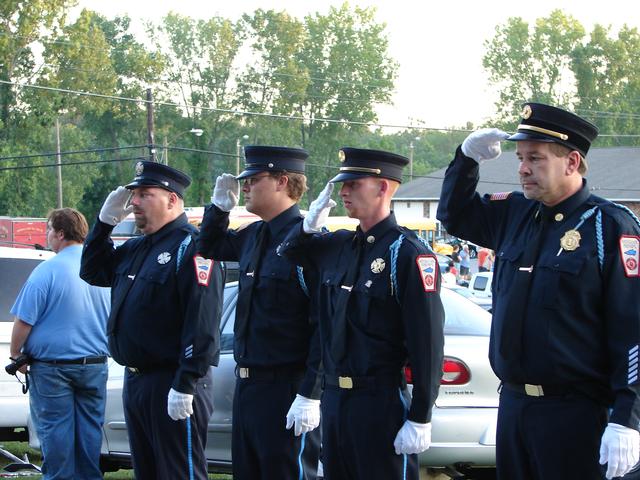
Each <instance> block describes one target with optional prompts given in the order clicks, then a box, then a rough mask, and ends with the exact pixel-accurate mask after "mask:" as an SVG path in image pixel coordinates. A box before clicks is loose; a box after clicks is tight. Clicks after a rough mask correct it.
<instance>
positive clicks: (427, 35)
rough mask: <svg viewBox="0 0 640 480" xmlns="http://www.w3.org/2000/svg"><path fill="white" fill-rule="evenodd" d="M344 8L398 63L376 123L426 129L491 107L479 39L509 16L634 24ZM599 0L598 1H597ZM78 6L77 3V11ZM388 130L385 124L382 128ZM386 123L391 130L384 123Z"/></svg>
mask: <svg viewBox="0 0 640 480" xmlns="http://www.w3.org/2000/svg"><path fill="white" fill-rule="evenodd" d="M342 3H343V1H342V0H315V1H311V0H279V1H276V0H180V1H178V2H176V1H175V0H152V1H150V0H134V1H131V0H109V1H105V0H79V7H78V8H88V9H91V10H94V11H97V12H99V13H101V14H103V15H105V16H106V17H108V18H112V17H114V16H115V15H122V14H127V15H128V16H129V17H131V18H132V19H133V20H134V21H136V20H139V19H146V20H152V21H154V22H157V21H159V20H160V19H161V18H162V17H163V16H164V15H166V14H167V13H168V12H170V11H174V12H177V13H180V14H182V15H186V16H190V17H193V18H203V19H206V18H210V17H213V16H222V17H225V18H229V19H234V20H235V19H238V18H239V17H240V16H241V15H242V14H243V13H250V12H253V11H255V10H256V9H258V8H262V9H265V10H268V9H273V10H277V11H283V10H285V11H287V12H288V13H289V14H291V15H293V16H296V17H299V18H303V17H304V16H305V15H308V14H314V13H316V12H318V13H321V14H326V13H327V12H328V10H329V8H330V6H336V7H338V6H340V5H342ZM349 4H350V6H351V7H354V6H356V5H357V6H359V7H375V8H376V9H377V14H376V19H377V20H378V21H379V22H384V23H386V24H387V30H386V32H387V35H388V39H389V53H390V55H391V56H392V57H393V58H394V59H395V60H396V61H397V62H398V63H399V70H398V78H397V80H396V92H395V93H394V97H393V102H394V104H393V105H392V106H381V107H379V108H378V109H377V111H378V116H379V123H381V124H385V125H421V126H424V127H432V128H446V127H452V126H464V125H465V124H466V123H467V122H468V121H470V122H472V123H474V124H475V125H479V124H482V123H483V122H485V121H487V120H488V119H489V118H490V117H491V116H492V115H493V114H494V113H495V108H494V102H495V98H496V96H495V93H494V90H495V89H493V88H492V86H491V85H490V84H489V82H488V75H487V73H486V72H485V71H484V69H483V67H482V56H483V54H484V42H485V41H486V40H488V39H490V38H491V37H492V36H493V34H494V33H495V28H496V26H497V25H501V24H504V23H505V22H506V20H507V19H508V18H509V17H516V16H517V17H522V18H523V19H524V20H526V21H528V22H529V23H531V24H532V23H533V22H534V21H535V20H536V19H537V18H540V17H546V16H548V15H549V13H550V12H551V11H552V10H554V9H557V8H559V9H561V10H563V11H564V12H565V13H566V14H570V15H572V16H573V17H574V18H576V19H577V20H578V21H579V22H580V23H581V24H582V25H583V26H584V27H585V29H586V31H587V32H590V31H591V29H592V27H593V25H594V24H595V23H599V24H601V25H609V26H611V27H612V31H613V32H617V31H618V30H619V28H620V27H621V26H622V25H623V24H624V23H627V25H630V26H635V27H639V26H640V4H638V3H636V2H635V1H634V0H631V1H629V0H624V1H622V0H607V1H606V3H603V2H595V1H586V2H585V1H584V0H581V1H578V0H535V1H524V2H523V1H514V0H509V1H506V0H485V1H477V0H476V1H473V0H457V1H456V0H440V1H439V0H415V1H411V0H350V1H349ZM604 5H606V7H604ZM78 11H79V10H78ZM387 130H389V129H387ZM390 130H394V129H390Z"/></svg>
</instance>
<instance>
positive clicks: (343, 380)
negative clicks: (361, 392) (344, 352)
mask: <svg viewBox="0 0 640 480" xmlns="http://www.w3.org/2000/svg"><path fill="white" fill-rule="evenodd" d="M338 386H339V387H340V388H353V379H352V378H351V377H338Z"/></svg>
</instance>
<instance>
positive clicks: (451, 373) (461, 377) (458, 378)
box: [404, 357, 471, 385]
mask: <svg viewBox="0 0 640 480" xmlns="http://www.w3.org/2000/svg"><path fill="white" fill-rule="evenodd" d="M404 378H405V380H406V381H407V384H408V385H411V384H413V373H412V372H411V366H410V365H407V366H406V367H404ZM470 379H471V372H470V371H469V369H468V368H467V366H466V365H465V364H464V363H462V361H460V360H458V359H456V358H452V357H444V360H443V361H442V378H441V379H440V385H464V384H465V383H468V382H469V380H470Z"/></svg>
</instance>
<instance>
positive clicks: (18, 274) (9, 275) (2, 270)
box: [0, 258, 42, 322]
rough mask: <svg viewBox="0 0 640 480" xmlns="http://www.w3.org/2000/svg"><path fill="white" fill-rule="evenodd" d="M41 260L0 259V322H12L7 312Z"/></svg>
mask: <svg viewBox="0 0 640 480" xmlns="http://www.w3.org/2000/svg"><path fill="white" fill-rule="evenodd" d="M40 262H42V259H29V258H0V322H12V321H13V317H12V315H11V313H10V312H9V310H11V307H13V303H14V302H15V301H16V297H17V296H18V293H19V292H20V289H21V288H22V285H24V282H26V281H27V278H28V277H29V275H30V274H31V270H33V269H34V268H35V267H36V265H38V264H39V263H40Z"/></svg>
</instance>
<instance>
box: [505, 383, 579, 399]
mask: <svg viewBox="0 0 640 480" xmlns="http://www.w3.org/2000/svg"><path fill="white" fill-rule="evenodd" d="M502 387H504V388H507V389H508V390H511V391H512V392H517V393H521V394H523V395H527V396H529V397H558V396H562V395H569V394H571V393H577V391H576V389H575V388H571V387H569V386H562V385H534V384H530V383H523V384H520V383H511V382H503V383H502Z"/></svg>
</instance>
